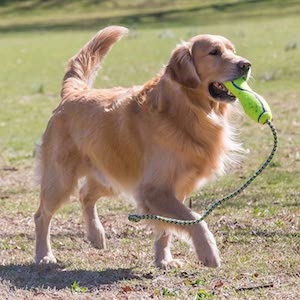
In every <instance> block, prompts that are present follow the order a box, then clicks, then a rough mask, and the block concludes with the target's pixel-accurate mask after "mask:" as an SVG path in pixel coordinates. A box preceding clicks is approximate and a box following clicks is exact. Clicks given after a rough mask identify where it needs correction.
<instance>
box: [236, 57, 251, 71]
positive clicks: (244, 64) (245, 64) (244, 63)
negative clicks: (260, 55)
mask: <svg viewBox="0 0 300 300" xmlns="http://www.w3.org/2000/svg"><path fill="white" fill-rule="evenodd" d="M238 67H239V68H240V69H241V70H242V71H243V73H247V72H248V71H249V69H250V67H251V63H250V61H248V60H241V61H239V63H238Z"/></svg>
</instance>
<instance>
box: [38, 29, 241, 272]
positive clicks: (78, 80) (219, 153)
mask: <svg viewBox="0 0 300 300" xmlns="http://www.w3.org/2000/svg"><path fill="white" fill-rule="evenodd" d="M126 33H127V29H126V28H124V27H118V26H111V27H107V28H105V29H103V30H102V31H100V32H99V33H98V34H97V35H96V36H95V37H94V38H93V39H92V40H91V41H90V42H89V43H88V44H87V45H85V46H84V47H83V48H82V49H81V51H80V52H79V53H78V54H77V55H76V56H74V57H73V58H72V59H71V60H70V62H69V64H68V67H67V72H66V75H65V77H64V80H63V86H62V91H61V97H62V100H61V103H60V104H59V106H58V107H57V108H56V109H55V110H54V112H53V115H52V117H51V119H50V121H49V124H48V126H47V129H46V131H45V133H44V135H43V141H42V145H41V147H40V150H39V164H40V173H41V174H40V175H41V193H40V207H39V209H38V211H37V212H36V214H35V223H36V256H35V259H36V262H37V263H49V262H55V258H54V256H53V254H52V251H51V246H50V234H49V230H50V229H49V225H50V220H51V218H52V216H53V214H54V213H55V211H56V210H57V209H58V208H59V207H60V206H61V205H62V204H63V203H65V202H66V200H67V199H68V198H69V195H70V194H71V192H72V191H73V189H74V188H75V187H76V186H77V184H78V179H79V178H82V177H84V178H85V183H84V185H83V186H82V187H81V190H80V201H81V203H82V209H83V216H84V219H85V222H86V226H87V236H88V238H89V240H90V241H91V242H92V243H93V244H94V245H95V246H96V247H98V248H105V247H106V245H105V233H104V229H103V227H102V225H101V222H100V220H99V218H98V215H97V211H96V205H95V203H96V201H97V199H99V198H100V197H102V196H112V195H115V194H118V193H120V192H125V193H129V194H131V195H133V197H134V198H135V200H136V203H137V207H138V210H139V212H142V213H151V214H158V215H162V216H165V217H171V218H177V219H195V218H197V214H195V213H193V212H191V211H190V210H189V209H188V208H187V207H186V206H185V205H184V204H183V201H184V199H185V197H186V196H187V195H188V194H189V193H191V192H192V191H193V189H195V188H196V187H197V185H198V184H199V183H201V182H204V181H206V180H207V179H209V178H210V177H212V176H213V175H214V174H216V173H218V172H222V171H223V169H224V163H225V162H226V157H227V158H228V157H230V153H231V152H233V151H235V150H237V148H238V147H237V145H236V144H235V143H234V142H232V140H231V133H230V127H229V124H228V113H229V109H230V107H229V106H230V105H229V104H228V103H226V102H222V101H216V100H215V99H213V98H212V97H211V96H210V94H209V92H208V84H209V83H210V82H212V81H220V82H224V81H227V80H231V79H233V78H235V77H238V76H240V74H239V68H238V67H237V65H238V64H239V62H240V61H241V59H242V58H241V57H239V56H237V55H235V54H234V48H233V46H232V44H231V43H230V42H229V41H228V40H227V39H225V38H223V37H221V36H211V35H199V36H196V37H194V38H193V39H191V40H190V41H189V42H188V43H184V44H181V45H179V46H178V47H177V48H176V49H175V51H174V52H173V53H172V56H171V58H170V61H169V63H168V64H167V66H166V67H165V68H164V69H163V70H162V72H161V74H160V75H158V76H156V77H155V78H154V79H152V80H150V81H149V82H147V83H146V84H145V85H143V86H133V87H131V88H119V87H118V88H112V89H93V88H91V86H92V83H93V80H94V78H95V76H96V74H97V71H98V68H99V67H100V64H101V62H102V60H103V58H104V57H105V55H106V54H107V53H108V51H109V50H110V48H111V47H112V45H113V44H114V43H115V42H116V41H118V40H119V39H120V38H121V37H122V36H123V35H124V34H126ZM212 48H217V49H219V51H221V53H222V55H218V56H217V55H209V51H211V49H212ZM150 224H151V226H152V227H153V229H154V232H155V235H156V240H155V264H156V265H157V266H158V267H162V268H167V267H172V266H173V265H177V264H179V262H178V261H176V260H174V259H173V258H172V255H171V252H170V241H171V234H172V233H171V232H172V230H174V227H172V226H171V225H166V224H160V223H155V222H152V223H151V222H150ZM176 229H178V228H176ZM180 230H183V231H185V232H186V233H187V234H188V235H189V236H190V237H191V239H192V242H193V244H194V246H195V250H196V254H197V256H198V258H199V260H200V261H202V262H203V264H205V265H206V266H211V267H217V266H219V265H220V258H219V253H218V249H217V247H216V243H215V240H214V237H213V235H212V234H211V233H210V231H209V230H208V228H207V225H206V223H205V222H202V223H201V224H199V225H195V226H191V227H182V228H180Z"/></svg>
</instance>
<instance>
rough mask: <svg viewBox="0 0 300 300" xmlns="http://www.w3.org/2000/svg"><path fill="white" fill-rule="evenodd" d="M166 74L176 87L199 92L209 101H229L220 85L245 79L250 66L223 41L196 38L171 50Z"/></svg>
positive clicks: (206, 36) (217, 37)
mask: <svg viewBox="0 0 300 300" xmlns="http://www.w3.org/2000/svg"><path fill="white" fill-rule="evenodd" d="M166 72H168V73H169V74H170V76H171V78H172V79H173V80H175V81H176V82H178V83H179V84H181V85H183V86H185V87H188V88H191V89H197V90H199V91H200V90H201V92H202V94H205V95H206V96H207V98H209V99H210V100H213V101H225V102H232V101H234V100H235V97H234V96H233V95H232V94H230V92H228V90H227V89H226V87H225V86H224V84H223V83H224V82H226V81H231V80H235V79H237V78H240V77H244V78H245V79H248V78H249V76H250V72H251V64H250V62H249V61H248V60H246V59H245V58H243V57H240V56H238V55H236V54H235V49H234V46H233V45H232V43H231V42H230V41H229V40H227V39H226V38H224V37H222V36H218V35H198V36H195V37H194V38H192V39H191V40H190V41H189V42H187V43H183V44H181V45H180V46H178V47H177V48H176V49H175V50H174V52H173V54H172V56H171V59H170V61H169V63H168V65H167V68H166Z"/></svg>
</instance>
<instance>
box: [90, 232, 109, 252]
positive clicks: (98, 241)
mask: <svg viewBox="0 0 300 300" xmlns="http://www.w3.org/2000/svg"><path fill="white" fill-rule="evenodd" d="M87 239H88V240H89V241H90V242H91V244H92V246H93V247H95V248H97V249H106V240H105V237H103V236H102V235H98V234H95V235H88V237H87Z"/></svg>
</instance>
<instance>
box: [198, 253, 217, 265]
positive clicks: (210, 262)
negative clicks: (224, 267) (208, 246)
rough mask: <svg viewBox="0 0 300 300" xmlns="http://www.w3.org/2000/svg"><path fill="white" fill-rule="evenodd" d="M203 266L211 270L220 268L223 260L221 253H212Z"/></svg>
mask: <svg viewBox="0 0 300 300" xmlns="http://www.w3.org/2000/svg"><path fill="white" fill-rule="evenodd" d="M202 263H203V265H204V266H205V267H209V268H219V267H220V266H221V259H220V255H219V253H211V254H210V255H209V256H207V257H206V258H205V259H204V260H203V261H202Z"/></svg>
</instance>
